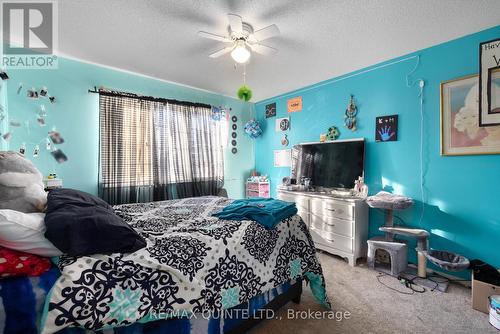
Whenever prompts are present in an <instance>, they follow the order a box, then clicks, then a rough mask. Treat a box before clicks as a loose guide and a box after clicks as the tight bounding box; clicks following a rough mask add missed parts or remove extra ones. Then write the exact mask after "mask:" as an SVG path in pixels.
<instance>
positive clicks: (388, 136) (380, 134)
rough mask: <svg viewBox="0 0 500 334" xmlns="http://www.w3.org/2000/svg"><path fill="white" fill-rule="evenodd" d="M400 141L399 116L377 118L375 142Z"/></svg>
mask: <svg viewBox="0 0 500 334" xmlns="http://www.w3.org/2000/svg"><path fill="white" fill-rule="evenodd" d="M397 140H398V115H391V116H380V117H376V118H375V141H376V142H385V141H397Z"/></svg>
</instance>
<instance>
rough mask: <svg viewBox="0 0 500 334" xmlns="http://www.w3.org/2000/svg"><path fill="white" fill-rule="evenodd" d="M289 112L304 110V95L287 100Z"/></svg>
mask: <svg viewBox="0 0 500 334" xmlns="http://www.w3.org/2000/svg"><path fill="white" fill-rule="evenodd" d="M286 104H287V110H288V112H298V111H301V110H302V96H297V97H294V98H293V99H289V100H288V101H287V103H286Z"/></svg>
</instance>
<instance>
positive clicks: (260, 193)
mask: <svg viewBox="0 0 500 334" xmlns="http://www.w3.org/2000/svg"><path fill="white" fill-rule="evenodd" d="M270 189H271V184H270V183H269V182H268V181H266V182H253V181H247V184H246V191H245V194H246V197H247V198H259V197H260V198H269V197H270Z"/></svg>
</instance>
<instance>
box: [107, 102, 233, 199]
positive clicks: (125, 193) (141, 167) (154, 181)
mask: <svg viewBox="0 0 500 334" xmlns="http://www.w3.org/2000/svg"><path fill="white" fill-rule="evenodd" d="M175 102H176V101H173V102H172V101H169V100H167V101H158V100H152V99H151V100H150V99H141V98H138V97H137V96H135V95H130V96H129V95H122V94H117V93H106V94H104V93H102V92H101V94H100V101H99V105H100V139H101V143H100V145H101V150H100V163H101V167H100V182H99V184H100V187H99V188H100V194H101V196H102V197H103V198H104V199H105V200H108V202H110V203H112V204H117V203H128V202H135V201H150V200H161V199H169V198H176V197H187V196H200V195H209V194H212V195H213V194H216V193H217V192H218V191H220V189H221V188H222V185H223V180H224V146H225V141H226V140H227V139H226V138H227V137H226V133H227V124H226V121H214V120H213V119H212V117H211V116H212V114H211V108H210V106H205V105H196V104H192V103H182V102H178V103H175ZM180 187H181V188H180ZM139 193H140V194H139Z"/></svg>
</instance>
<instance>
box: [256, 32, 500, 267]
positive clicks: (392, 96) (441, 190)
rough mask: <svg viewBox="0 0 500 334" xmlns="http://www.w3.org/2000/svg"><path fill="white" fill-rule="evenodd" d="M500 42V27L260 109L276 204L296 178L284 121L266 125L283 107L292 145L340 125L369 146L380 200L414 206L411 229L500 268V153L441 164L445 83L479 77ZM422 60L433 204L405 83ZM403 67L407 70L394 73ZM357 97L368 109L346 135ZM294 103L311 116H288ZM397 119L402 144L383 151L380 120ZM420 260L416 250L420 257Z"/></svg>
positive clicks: (263, 164)
mask: <svg viewBox="0 0 500 334" xmlns="http://www.w3.org/2000/svg"><path fill="white" fill-rule="evenodd" d="M499 37H500V26H496V27H494V28H492V29H489V30H486V31H482V32H480V33H476V34H473V35H470V36H466V37H463V38H460V39H457V40H453V41H450V42H447V43H444V44H441V45H438V46H434V47H431V48H428V49H425V50H421V51H418V52H416V53H414V54H411V55H408V56H404V57H401V58H399V59H396V60H392V61H388V62H385V63H382V64H379V65H375V66H373V67H370V68H367V69H364V70H360V71H358V72H354V73H351V74H348V75H346V76H343V77H339V78H334V79H331V80H328V81H325V82H321V83H318V84H316V85H313V86H310V87H306V88H303V89H300V90H297V91H294V92H290V93H287V94H284V95H280V96H277V97H274V98H271V99H267V100H265V101H260V102H258V103H256V106H255V109H256V117H257V119H259V120H260V121H261V124H262V126H263V128H264V134H263V136H262V137H260V138H258V139H257V140H256V142H255V159H256V160H255V161H256V163H255V165H256V169H257V170H258V171H259V172H261V173H263V174H268V175H269V176H270V178H271V182H272V185H273V188H274V189H273V196H275V195H276V192H275V186H276V185H278V184H279V183H280V182H281V179H282V177H283V176H287V175H289V173H290V170H289V168H275V167H273V150H275V149H281V148H282V146H281V144H280V138H281V134H280V133H276V132H275V131H274V120H275V119H274V118H269V119H266V118H265V116H264V111H265V105H266V104H268V103H271V102H276V104H277V117H285V116H290V118H291V130H290V131H289V132H288V138H289V140H290V146H291V145H293V144H297V143H301V142H308V141H318V140H319V134H320V133H325V132H326V129H327V128H328V127H329V126H331V125H336V126H338V127H339V129H340V131H341V133H342V134H341V136H340V138H341V139H346V138H355V137H364V138H365V139H366V140H367V148H366V166H365V168H366V181H367V184H368V186H369V188H370V193H371V194H375V193H377V192H378V191H380V190H381V189H388V190H392V191H394V192H395V193H400V194H404V195H406V196H409V197H412V198H414V199H415V202H416V204H415V205H414V207H413V208H412V209H409V210H406V211H404V212H401V213H400V214H399V215H400V216H401V218H402V219H403V220H404V221H405V223H406V224H408V225H410V226H414V227H421V228H424V229H426V230H428V231H430V232H431V238H430V244H431V247H433V248H436V249H444V250H450V251H454V252H458V253H461V254H463V255H465V256H467V257H469V258H471V259H472V258H480V259H483V260H484V261H487V262H489V263H491V264H493V265H496V266H497V267H500V256H499V255H498V242H499V241H500V205H499V196H500V155H481V156H460V157H443V156H440V82H442V81H446V80H450V79H454V78H458V77H461V76H465V75H469V74H476V73H478V66H479V65H478V52H479V46H478V44H479V43H480V42H483V41H488V40H492V39H495V38H499ZM367 52H369V50H367ZM416 55H420V65H419V66H418V68H417V70H416V72H415V73H414V74H413V75H412V76H411V80H415V79H417V78H422V79H424V80H425V88H424V95H423V97H424V105H423V107H424V127H423V128H424V136H423V150H424V151H423V157H424V158H423V167H424V168H423V172H424V180H425V187H424V190H425V192H424V193H425V197H424V201H423V202H424V204H422V196H421V190H420V149H419V147H420V138H421V136H420V130H421V128H420V108H419V97H418V94H419V88H418V87H417V86H416V85H415V86H413V87H411V88H408V87H407V85H406V75H407V74H408V73H409V72H411V71H412V69H413V68H414V67H415V65H416V61H417V59H416V57H412V56H416ZM408 57H409V58H410V59H407V58H408ZM397 60H400V62H397V63H395V64H392V65H389V64H390V63H392V62H394V61H397ZM385 65H386V66H385ZM332 66H335V64H332ZM375 68H376V69H375ZM371 69H373V70H372V71H370V70H371ZM356 74H359V75H356ZM350 94H354V96H355V100H356V103H357V105H358V108H359V114H358V122H359V123H358V124H359V126H358V131H357V132H350V131H349V130H347V129H346V128H344V127H343V116H344V111H345V109H346V105H347V102H348V98H349V95H350ZM295 96H302V98H303V110H302V111H301V112H297V113H291V114H287V110H286V102H287V99H289V98H292V97H295ZM392 114H398V115H399V133H398V141H397V142H386V143H376V142H375V117H376V116H381V115H392ZM422 210H424V211H423V212H424V214H423V219H422V221H420V217H421V213H422ZM382 222H383V214H382V213H381V212H378V211H375V210H371V211H370V235H371V236H373V235H375V234H379V232H378V230H377V229H378V226H380V225H381V224H382ZM414 253H415V252H414V251H410V256H411V259H414Z"/></svg>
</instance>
